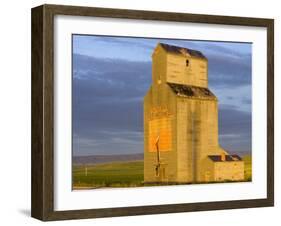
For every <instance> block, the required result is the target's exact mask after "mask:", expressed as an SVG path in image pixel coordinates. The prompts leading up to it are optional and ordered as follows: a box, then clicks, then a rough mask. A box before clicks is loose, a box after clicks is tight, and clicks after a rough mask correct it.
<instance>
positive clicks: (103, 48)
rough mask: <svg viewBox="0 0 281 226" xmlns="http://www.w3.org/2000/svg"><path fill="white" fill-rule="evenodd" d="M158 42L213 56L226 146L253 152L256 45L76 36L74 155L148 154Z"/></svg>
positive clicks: (212, 85) (211, 69) (211, 70)
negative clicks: (146, 109) (146, 122)
mask: <svg viewBox="0 0 281 226" xmlns="http://www.w3.org/2000/svg"><path fill="white" fill-rule="evenodd" d="M158 42H162V43H167V44H172V45H176V46H181V47H186V48H189V49H195V50H199V51H201V52H202V53H203V54H204V55H205V56H206V57H207V58H208V78H209V89H210V90H211V91H212V92H213V93H214V94H215V95H216V96H217V98H218V100H219V142H220V145H221V146H222V147H223V148H224V149H226V150H228V151H229V152H231V153H238V152H239V153H241V152H245V153H250V152H251V127H252V125H251V123H252V117H251V108H252V98H251V95H252V94H251V93H252V90H251V74H252V66H251V65H252V45H251V43H235V42H213V41H212V42H211V41H198V40H196V41H194V40H174V39H152V38H133V37H132V38H131V37H112V36H93V35H73V36H72V45H73V46H72V47H73V52H72V60H73V65H72V66H73V68H72V72H73V75H72V76H73V86H72V93H73V94H72V95H73V100H72V123H73V154H74V156H78V155H112V154H133V153H142V152H143V97H144V95H145V94H146V92H147V90H148V89H149V87H150V84H151V79H152V75H151V70H152V69H151V66H152V61H151V55H152V53H153V50H154V48H155V47H156V45H157V43H158Z"/></svg>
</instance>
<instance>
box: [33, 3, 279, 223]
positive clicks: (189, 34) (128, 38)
mask: <svg viewBox="0 0 281 226" xmlns="http://www.w3.org/2000/svg"><path fill="white" fill-rule="evenodd" d="M273 34H274V21H273V20H272V19H261V18H244V17H229V16H211V15H195V14H183V13H168V12H152V11H135V10H122V9H106V8H89V7H76V6H59V5H42V6H39V7H36V8H33V9H32V216H33V217H35V218H37V219H41V220H44V221H47V220H63V219H80V218H97V217H114V216H127V215H141V214H159V213H173V212H187V211H203V210H219V209H233V208H249V207H264V206H273V204H274V172H273V169H274V153H273V149H274V90H273V88H274V66H273V62H274V38H273V37H274V35H273Z"/></svg>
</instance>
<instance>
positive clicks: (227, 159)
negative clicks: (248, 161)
mask: <svg viewBox="0 0 281 226" xmlns="http://www.w3.org/2000/svg"><path fill="white" fill-rule="evenodd" d="M208 157H209V159H211V160H212V161H213V162H222V160H221V155H208ZM234 161H242V158H241V157H240V156H239V155H225V161H224V162H234Z"/></svg>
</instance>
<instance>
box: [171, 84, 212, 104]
mask: <svg viewBox="0 0 281 226" xmlns="http://www.w3.org/2000/svg"><path fill="white" fill-rule="evenodd" d="M167 84H168V85H169V86H170V87H171V89H172V90H173V92H174V93H175V94H176V95H177V96H181V97H192V98H201V99H208V100H216V99H217V98H216V96H215V95H214V94H213V93H212V92H211V91H210V90H209V89H208V88H203V87H197V86H189V85H182V84H175V83H167Z"/></svg>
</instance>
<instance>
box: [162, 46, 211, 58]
mask: <svg viewBox="0 0 281 226" xmlns="http://www.w3.org/2000/svg"><path fill="white" fill-rule="evenodd" d="M159 45H160V46H162V47H163V48H164V49H165V50H166V51H167V52H169V53H174V54H180V55H184V53H185V52H186V53H188V54H189V55H190V56H193V57H198V58H202V59H207V58H206V57H205V56H204V55H203V54H202V53H201V52H200V51H197V50H193V49H188V48H184V47H180V46H174V45H168V44H164V43H159Z"/></svg>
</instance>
